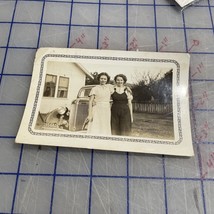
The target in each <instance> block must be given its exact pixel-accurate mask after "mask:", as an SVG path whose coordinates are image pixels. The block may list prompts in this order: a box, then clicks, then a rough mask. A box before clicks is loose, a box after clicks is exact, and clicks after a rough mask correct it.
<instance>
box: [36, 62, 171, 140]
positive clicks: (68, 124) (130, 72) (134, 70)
mask: <svg viewBox="0 0 214 214" xmlns="http://www.w3.org/2000/svg"><path fill="white" fill-rule="evenodd" d="M172 76H173V69H172V68H170V67H168V68H167V67H166V68H158V67H149V66H148V67H145V65H144V66H123V65H122V64H121V65H105V64H96V65H93V64H79V63H72V62H54V61H50V62H48V63H47V72H46V75H45V83H44V86H43V89H42V91H43V96H42V99H41V104H40V107H39V112H38V116H37V121H36V125H35V129H40V130H52V131H56V130H57V131H68V132H69V131H71V132H77V133H85V134H94V135H106V136H108V135H119V136H133V137H144V138H157V139H168V140H173V139H174V127H173V109H172V88H173V87H172Z"/></svg>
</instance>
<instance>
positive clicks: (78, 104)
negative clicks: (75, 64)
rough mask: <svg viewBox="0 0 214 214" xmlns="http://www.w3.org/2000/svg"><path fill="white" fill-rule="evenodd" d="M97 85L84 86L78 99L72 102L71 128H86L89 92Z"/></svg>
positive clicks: (81, 129) (80, 129)
mask: <svg viewBox="0 0 214 214" xmlns="http://www.w3.org/2000/svg"><path fill="white" fill-rule="evenodd" d="M94 86H95V85H86V86H83V87H82V88H81V89H80V90H79V92H78V94H77V99H75V100H74V101H73V102H72V103H71V108H70V117H69V130H70V131H83V130H86V123H85V122H86V118H87V116H88V104H89V94H90V91H91V89H92V88H93V87H94Z"/></svg>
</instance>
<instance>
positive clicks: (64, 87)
mask: <svg viewBox="0 0 214 214" xmlns="http://www.w3.org/2000/svg"><path fill="white" fill-rule="evenodd" d="M68 85H69V78H67V77H59V84H58V91H57V97H61V98H67V96H68Z"/></svg>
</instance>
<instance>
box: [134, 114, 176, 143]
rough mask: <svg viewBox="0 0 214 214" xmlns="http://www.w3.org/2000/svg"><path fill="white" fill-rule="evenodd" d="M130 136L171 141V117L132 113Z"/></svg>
mask: <svg viewBox="0 0 214 214" xmlns="http://www.w3.org/2000/svg"><path fill="white" fill-rule="evenodd" d="M132 136H134V137H143V138H155V139H157V138H158V139H167V140H173V139H174V128H173V116H172V115H171V114H170V115H169V114H167V115H166V114H149V113H134V122H133V124H132Z"/></svg>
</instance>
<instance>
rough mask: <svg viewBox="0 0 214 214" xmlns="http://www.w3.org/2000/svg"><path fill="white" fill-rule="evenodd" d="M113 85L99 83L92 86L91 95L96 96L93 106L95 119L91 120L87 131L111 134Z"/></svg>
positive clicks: (89, 132)
mask: <svg viewBox="0 0 214 214" xmlns="http://www.w3.org/2000/svg"><path fill="white" fill-rule="evenodd" d="M111 92H112V86H111V85H109V84H106V85H97V86H95V87H94V88H92V90H91V92H90V94H89V96H92V95H94V96H95V103H96V104H95V105H94V106H93V107H92V115H93V120H92V122H89V125H88V129H87V133H88V134H97V135H111V109H110V98H111Z"/></svg>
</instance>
